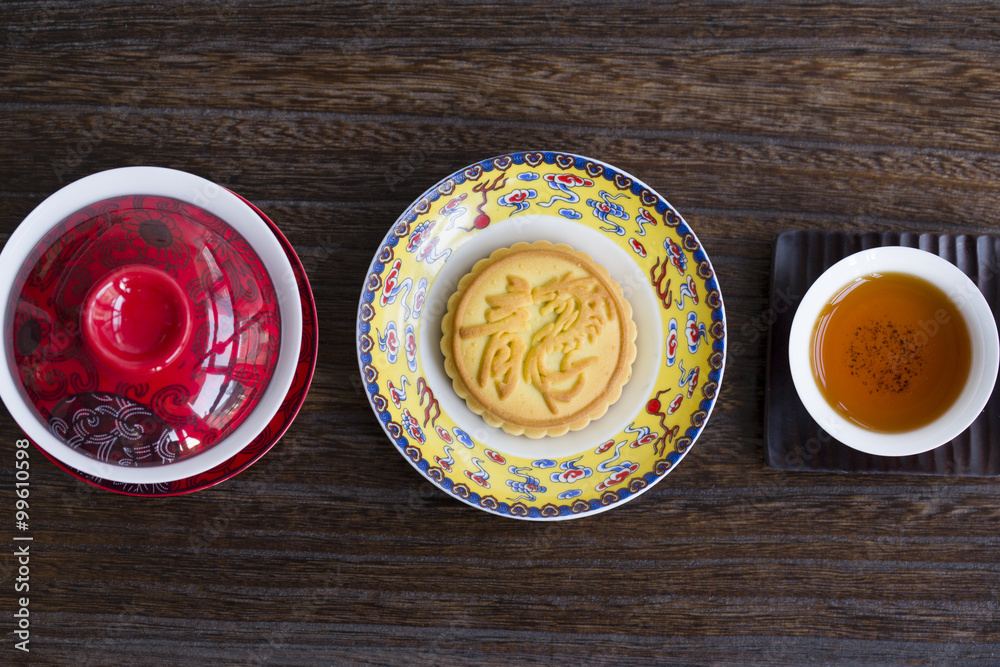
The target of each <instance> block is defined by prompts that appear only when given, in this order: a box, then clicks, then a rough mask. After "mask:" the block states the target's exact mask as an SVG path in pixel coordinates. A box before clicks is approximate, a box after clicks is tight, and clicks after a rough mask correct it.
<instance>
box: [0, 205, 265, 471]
mask: <svg viewBox="0 0 1000 667" xmlns="http://www.w3.org/2000/svg"><path fill="white" fill-rule="evenodd" d="M11 294H12V297H11V303H10V307H9V309H8V317H7V322H6V329H5V330H6V331H7V332H8V335H7V336H6V340H7V355H8V360H9V363H10V365H11V367H12V368H13V369H14V372H15V374H16V376H17V378H16V379H17V380H18V382H19V383H20V385H21V389H22V390H23V392H24V396H25V397H26V402H27V403H28V404H29V405H30V406H31V407H32V408H33V410H34V411H35V412H36V413H37V415H38V416H39V417H40V418H41V420H42V421H43V422H45V423H47V424H48V425H49V429H50V430H51V431H52V432H53V433H54V434H55V435H56V436H57V437H58V438H60V439H61V440H62V441H63V442H65V443H66V444H68V445H69V446H70V447H72V448H73V449H75V450H77V451H79V452H81V453H85V454H86V455H88V456H90V457H92V458H95V459H97V460H100V461H105V462H108V463H111V464H112V465H125V466H155V465H163V464H168V463H173V462H175V461H179V460H181V459H184V458H187V457H190V456H192V455H194V454H197V453H199V452H202V451H205V450H206V449H207V448H210V447H212V446H213V445H214V444H216V443H218V442H220V441H221V440H223V439H224V438H225V437H226V436H227V435H228V434H229V433H231V432H232V431H233V430H234V429H235V428H236V427H237V426H239V424H240V423H242V422H243V421H244V419H245V418H246V417H247V416H248V415H249V414H250V412H251V411H252V410H253V408H254V406H255V405H257V403H258V402H259V400H260V398H261V396H262V395H263V394H264V391H265V389H266V388H267V385H268V381H269V380H270V378H271V376H272V375H273V373H274V369H275V366H276V364H277V360H278V351H279V344H280V335H281V320H280V315H279V309H278V299H277V295H276V293H275V288H274V285H273V283H272V281H271V278H270V276H269V275H268V272H267V270H266V269H265V267H264V265H263V263H262V262H261V260H260V258H259V257H258V256H257V254H256V253H255V252H254V251H253V249H252V248H251V247H250V245H249V243H248V242H247V241H246V240H245V239H244V238H243V237H242V236H241V235H240V234H239V233H238V232H236V231H235V230H234V229H233V228H232V227H230V226H229V225H227V224H226V223H225V222H223V221H222V220H220V219H219V218H218V217H216V216H214V215H212V214H211V213H208V212H207V211H205V210H203V209H201V208H199V207H198V206H195V205H193V204H190V203H187V202H183V201H179V200H177V199H172V198H169V197H162V196H151V195H129V196H122V197H115V198H111V199H106V200H103V201H100V202H98V203H96V204H93V205H91V206H88V207H86V208H84V209H81V210H80V211H77V212H76V213H74V214H73V215H70V216H69V217H68V218H66V219H65V220H64V221H62V222H61V223H59V224H58V225H56V226H55V227H54V228H53V229H52V231H51V232H49V233H48V234H47V235H46V236H45V237H44V238H43V239H42V241H41V242H39V243H38V244H37V245H36V246H35V248H34V250H33V251H32V252H31V254H30V256H29V257H28V260H27V261H26V262H25V263H24V265H23V267H22V269H21V271H20V273H19V274H18V277H17V279H16V281H15V284H14V289H13V290H12V292H11Z"/></svg>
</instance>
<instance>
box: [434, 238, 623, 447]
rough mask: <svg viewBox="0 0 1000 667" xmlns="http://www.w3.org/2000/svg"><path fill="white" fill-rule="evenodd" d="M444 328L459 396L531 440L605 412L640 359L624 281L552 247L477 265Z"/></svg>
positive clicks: (523, 249)
mask: <svg viewBox="0 0 1000 667" xmlns="http://www.w3.org/2000/svg"><path fill="white" fill-rule="evenodd" d="M441 330H442V339H441V351H442V352H443V353H444V358H445V370H446V371H447V373H448V375H449V376H450V377H451V379H452V384H453V386H454V388H455V392H456V393H457V394H458V395H459V396H461V397H462V398H463V399H465V401H466V403H467V404H468V406H469V408H470V409H471V410H472V411H473V412H475V413H476V414H479V415H481V416H482V418H483V419H484V420H485V421H486V422H487V423H488V424H490V425H491V426H498V427H500V428H502V429H503V430H504V431H506V432H507V433H510V434H512V435H525V436H527V437H529V438H541V437H544V436H558V435H563V434H564V433H566V432H567V431H570V430H579V429H581V428H583V427H585V426H586V425H587V424H588V423H590V421H591V420H594V419H597V418H598V417H600V416H602V415H603V414H605V413H606V412H607V410H608V407H609V406H610V405H611V404H612V403H614V402H615V401H616V400H618V398H619V397H620V396H621V392H622V387H623V386H624V385H625V383H626V382H627V381H628V379H629V377H630V376H631V373H632V363H633V361H635V356H636V347H635V338H636V327H635V324H634V323H633V321H632V308H631V306H630V305H629V303H628V301H626V300H625V298H624V296H623V294H622V289H621V287H620V286H619V285H618V283H616V282H615V281H614V280H613V279H612V278H611V275H610V274H609V273H608V271H607V269H605V268H604V267H602V266H601V265H599V264H597V263H596V262H595V261H594V260H593V259H591V258H590V256H589V255H587V254H585V253H582V252H578V251H576V250H574V249H573V248H571V247H570V246H568V245H564V244H559V245H554V244H552V243H549V242H547V241H538V242H535V243H530V244H529V243H518V244H516V245H514V246H512V247H510V248H501V249H500V250H497V251H495V252H494V253H493V254H491V255H490V256H489V257H487V258H485V259H482V260H480V261H479V262H477V263H476V265H475V266H474V267H473V268H472V271H471V272H470V273H468V274H467V275H466V276H465V277H463V278H462V280H461V281H459V283H458V289H457V291H456V292H455V293H454V294H453V295H452V296H451V298H450V299H449V300H448V311H447V313H446V314H445V316H444V319H443V320H442V323H441Z"/></svg>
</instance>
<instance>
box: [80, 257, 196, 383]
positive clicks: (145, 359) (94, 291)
mask: <svg viewBox="0 0 1000 667" xmlns="http://www.w3.org/2000/svg"><path fill="white" fill-rule="evenodd" d="M81 320H82V332H83V339H84V340H85V341H86V343H87V345H88V346H89V347H90V349H91V351H92V352H93V353H94V355H95V356H96V357H98V358H99V359H101V360H102V361H104V362H105V363H107V364H108V365H110V366H113V367H115V368H118V369H121V370H124V371H131V372H154V371H157V370H160V369H162V368H163V367H165V366H167V365H169V364H171V363H172V362H174V361H175V360H176V359H177V358H178V357H179V356H180V354H181V352H182V351H183V350H184V349H185V346H186V345H187V342H188V339H189V338H190V337H191V329H192V326H193V325H192V317H191V306H190V305H189V302H188V298H187V295H185V294H184V291H183V290H182V289H181V288H180V286H179V285H178V284H177V282H176V281H175V280H174V279H173V278H172V277H171V276H170V275H168V274H167V273H166V272H164V271H161V270H160V269H157V268H153V267H152V266H146V265H142V264H135V265H131V266H125V267H122V268H120V269H116V270H114V271H112V272H111V273H109V274H107V275H106V276H104V277H103V278H102V279H100V280H99V281H98V282H97V283H96V284H95V285H94V286H93V287H92V288H91V289H90V292H89V293H88V294H87V297H86V298H85V299H84V302H83V311H82V313H81Z"/></svg>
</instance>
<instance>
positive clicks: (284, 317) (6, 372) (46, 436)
mask: <svg viewBox="0 0 1000 667" xmlns="http://www.w3.org/2000/svg"><path fill="white" fill-rule="evenodd" d="M136 194H145V195H157V196H163V197H172V198H174V199H179V200H182V201H185V202H188V203H190V204H194V205H196V206H198V207H200V208H202V209H204V210H206V211H208V212H209V213H212V214H214V215H216V216H217V217H219V218H220V219H222V220H224V221H225V222H226V223H227V224H229V225H230V226H231V227H232V228H233V229H235V230H236V231H237V232H239V233H240V234H241V235H242V236H243V238H244V239H246V241H247V242H248V243H249V244H250V246H251V247H252V248H253V249H254V251H255V252H256V253H257V255H258V256H259V257H260V259H261V261H262V263H263V264H264V266H265V268H266V269H267V271H268V274H269V275H270V277H271V281H272V283H273V284H274V288H275V292H276V293H277V296H278V309H279V312H280V315H281V345H280V348H279V351H278V363H277V366H276V367H275V370H274V375H273V376H272V377H271V380H270V382H269V384H268V387H267V390H266V391H265V392H264V395H263V396H262V397H261V399H260V401H259V402H258V404H257V406H256V407H255V408H254V409H253V411H252V412H251V413H250V415H249V416H248V417H247V418H246V420H244V422H243V423H242V424H240V425H239V426H238V427H237V428H236V429H235V430H234V431H233V432H232V433H230V434H229V436H228V437H226V438H225V439H224V440H223V441H221V442H219V443H217V444H216V445H214V446H213V447H210V448H209V449H206V450H205V451H204V452H201V453H199V454H196V455H194V456H192V457H190V458H187V459H183V460H181V461H177V462H175V463H169V464H165V465H160V466H149V467H124V466H115V465H109V464H108V463H105V462H102V461H98V460H97V459H93V458H91V457H89V456H86V455H84V454H81V453H80V452H77V451H76V450H74V449H72V448H70V447H69V446H67V445H66V444H65V443H63V442H62V441H61V440H59V439H58V438H56V437H55V436H54V435H52V433H51V432H50V431H49V429H48V426H47V425H46V424H44V423H42V422H41V421H40V420H39V419H38V417H37V416H36V414H35V412H34V411H33V410H32V408H31V407H30V406H29V405H28V404H27V403H26V402H25V398H24V396H23V394H22V393H21V390H20V388H19V383H18V380H17V379H16V377H15V370H14V369H13V368H11V366H10V364H9V362H8V359H7V355H6V354H0V365H2V370H0V398H2V399H3V402H4V404H5V405H6V406H7V409H8V410H10V413H11V416H13V417H14V420H15V421H16V422H17V423H18V425H19V426H20V427H21V428H22V429H24V432H25V434H27V436H28V437H29V438H30V439H31V440H32V441H34V442H35V444H37V445H38V446H39V447H41V448H42V449H43V450H45V451H46V452H47V453H49V454H51V455H52V456H54V457H55V458H56V459H58V460H59V461H61V462H62V463H64V464H66V465H68V466H70V467H73V468H76V469H77V470H80V471H82V472H84V473H87V474H89V475H94V476H96V477H100V478H102V479H104V480H109V481H115V482H124V483H132V484H157V483H164V482H172V481H176V480H180V479H185V478H188V477H191V476H193V475H197V474H199V473H203V472H205V471H206V470H210V469H211V468H214V467H215V466H217V465H219V464H220V463H223V462H224V461H227V460H229V459H230V458H232V457H233V456H235V455H236V454H237V453H238V452H239V451H240V450H241V449H243V448H244V447H246V446H247V445H248V444H250V442H252V441H253V439H254V438H255V437H257V435H258V434H259V433H260V432H261V431H263V430H264V427H266V426H267V424H268V423H269V422H270V421H271V419H272V418H273V417H274V415H275V414H276V413H277V411H278V408H279V407H281V403H282V401H283V400H284V398H285V395H286V394H287V393H288V389H289V388H290V387H291V384H292V379H293V378H294V376H295V367H296V363H297V360H298V356H299V347H300V345H301V343H302V310H301V304H300V300H299V293H298V288H297V286H296V281H295V274H294V272H293V271H292V266H291V263H290V262H289V261H288V257H287V255H286V254H285V251H284V250H283V249H282V247H281V244H280V243H279V242H278V240H277V239H276V238H275V236H274V234H273V233H272V232H271V230H270V229H269V228H268V226H267V224H266V223H265V222H264V220H263V219H262V218H261V217H260V216H259V215H257V213H256V212H255V211H254V210H253V209H252V208H250V207H249V206H248V205H247V204H246V203H245V202H243V201H242V200H241V199H240V198H239V197H237V196H236V195H234V194H233V193H232V192H230V191H229V190H227V189H225V188H223V187H221V186H219V185H217V184H215V183H213V182H211V181H208V180H205V179H204V178H201V177H199V176H195V175H193V174H188V173H186V172H182V171H176V170H174V169H163V168H160V167H123V168H121V169H111V170H108V171H103V172H99V173H96V174H93V175H91V176H87V177H85V178H82V179H80V180H78V181H75V182H73V183H70V184H69V185H67V186H66V187H64V188H62V189H61V190H59V191H58V192H56V193H55V194H53V195H51V196H50V197H49V198H48V199H46V200H45V201H43V202H42V203H41V204H39V205H38V206H37V207H36V208H35V210H33V211H32V212H31V213H29V214H28V217H26V218H25V219H24V221H23V222H21V224H20V226H18V228H17V229H16V230H15V231H14V233H13V234H11V236H10V239H9V240H8V241H7V244H6V245H5V246H4V248H3V251H2V252H0V294H2V295H3V297H2V298H0V322H6V321H7V310H8V307H9V305H10V296H11V294H10V291H11V288H12V286H13V284H14V281H15V279H16V278H17V274H18V273H19V272H20V270H21V266H22V264H23V263H24V262H25V260H26V259H27V257H28V254H29V253H30V252H31V250H32V249H33V248H34V247H35V246H36V245H37V244H38V242H39V241H41V240H42V238H43V237H44V236H45V235H46V234H47V233H48V232H49V231H50V230H51V229H52V228H53V227H55V226H56V225H57V224H59V223H60V222H62V221H63V220H65V219H66V218H67V217H68V216H70V215H72V214H73V213H75V212H77V211H79V210H80V209H82V208H84V207H86V206H89V205H90V204H94V203H96V202H99V201H102V200H104V199H110V198H112V197H121V196H125V195H136ZM4 333H5V335H6V332H4Z"/></svg>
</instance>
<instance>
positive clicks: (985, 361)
mask: <svg viewBox="0 0 1000 667" xmlns="http://www.w3.org/2000/svg"><path fill="white" fill-rule="evenodd" d="M871 273H904V274H909V275H913V276H917V277H919V278H922V279H924V280H926V281H927V282H929V283H932V284H934V285H936V286H937V287H939V288H940V289H941V290H942V291H943V292H944V293H945V294H946V295H947V296H948V298H949V299H951V301H952V302H953V303H954V304H955V306H956V307H957V308H958V311H959V312H960V313H961V315H962V317H963V318H964V319H965V322H966V324H967V325H968V328H969V337H970V340H971V343H972V363H971V367H970V369H969V377H968V379H967V380H966V383H965V387H964V388H963V389H962V392H961V393H960V394H959V396H958V398H957V399H956V400H955V402H954V404H953V405H952V406H951V407H950V408H949V409H948V410H947V412H945V413H944V414H943V415H941V417H939V418H938V419H936V420H934V421H933V422H931V423H930V424H927V425H926V426H923V427H921V428H918V429H914V430H912V431H906V432H901V433H879V432H875V431H870V430H867V429H865V428H862V427H860V426H858V425H856V424H854V423H852V422H850V421H848V420H847V419H846V418H844V417H843V416H841V415H840V413H838V412H837V411H836V410H834V408H833V407H832V406H831V405H830V404H829V403H828V402H827V401H826V399H825V398H823V395H822V394H821V393H820V389H819V386H818V385H817V384H816V379H815V377H814V375H813V367H812V356H811V348H812V337H813V330H814V328H815V325H816V320H817V319H818V318H819V316H820V312H821V311H822V310H823V308H824V307H825V306H826V305H827V304H828V303H829V302H830V300H831V299H832V298H833V297H834V295H835V294H837V293H838V292H839V291H840V290H841V289H842V288H843V287H844V286H846V285H847V284H848V283H850V282H851V281H852V280H854V279H856V278H860V277H862V276H866V275H868V274H871ZM788 361H789V364H790V366H791V372H792V382H793V384H794V385H795V391H796V392H797V393H798V395H799V398H800V399H801V400H802V403H803V405H805V407H806V410H807V411H808V412H809V414H810V416H812V418H813V419H814V420H816V423H817V424H819V426H820V427H821V428H822V429H823V430H824V431H826V432H827V433H829V434H830V435H831V436H833V437H834V438H835V439H837V440H839V441H840V442H842V443H844V444H845V445H847V446H849V447H852V448H854V449H857V450H859V451H862V452H866V453H868V454H875V455H878V456H909V455H911V454H919V453H921V452H926V451H928V450H931V449H934V448H935V447H939V446H941V445H943V444H945V443H947V442H949V441H951V440H952V439H954V438H955V437H956V436H958V435H959V434H960V433H962V431H964V430H965V429H966V428H968V427H969V425H970V424H972V422H973V421H975V419H976V417H978V416H979V414H980V413H981V412H982V411H983V408H984V407H985V406H986V403H987V401H989V398H990V396H991V395H992V393H993V386H994V384H995V383H996V379H997V368H998V366H1000V341H998V336H997V325H996V320H995V319H994V317H993V312H992V310H991V309H990V306H989V304H988V303H987V302H986V298H985V297H984V296H983V294H982V292H980V291H979V288H978V287H976V285H975V283H973V282H972V281H971V280H970V279H969V278H968V277H967V276H966V275H965V274H964V273H962V271H961V270H960V269H959V268H958V267H957V266H955V265H954V264H952V263H951V262H949V261H947V260H945V259H942V258H941V257H938V256H937V255H934V254H931V253H929V252H926V251H924V250H918V249H916V248H906V247H897V246H891V247H882V248H872V249H870V250H863V251H861V252H859V253H855V254H854V255H851V256H849V257H845V258H844V259H842V260H841V261H839V262H837V263H836V264H834V265H833V266H831V267H830V268H829V269H827V270H826V271H825V272H824V273H823V275H821V276H820V277H819V279H817V280H816V282H815V283H813V285H812V286H811V287H810V288H809V290H808V291H807V292H806V295H805V297H803V299H802V302H801V303H800V304H799V307H798V310H796V311H795V317H794V319H793V320H792V330H791V334H790V336H789V344H788Z"/></svg>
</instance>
